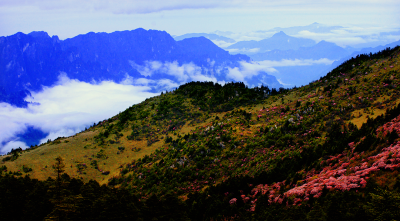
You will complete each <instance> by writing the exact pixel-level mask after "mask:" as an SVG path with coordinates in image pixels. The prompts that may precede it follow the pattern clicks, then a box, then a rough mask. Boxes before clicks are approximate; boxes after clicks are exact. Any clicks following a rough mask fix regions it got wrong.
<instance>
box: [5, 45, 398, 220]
mask: <svg viewBox="0 0 400 221" xmlns="http://www.w3.org/2000/svg"><path fill="white" fill-rule="evenodd" d="M399 59H400V47H396V48H394V49H385V50H383V51H380V52H378V53H375V54H370V55H360V56H357V57H355V58H351V59H349V60H347V61H345V62H344V63H342V64H341V65H340V66H339V67H337V68H335V69H334V70H332V71H331V72H329V73H327V74H326V75H325V76H323V77H321V78H320V79H319V80H316V81H314V82H312V83H310V84H308V85H306V86H303V87H299V88H292V89H283V88H282V89H279V90H278V91H277V90H275V89H270V88H268V87H265V86H261V87H256V88H248V87H246V85H245V84H244V83H240V82H236V83H227V84H225V85H220V84H216V83H213V82H190V83H185V84H183V85H181V86H179V88H177V89H176V90H173V91H170V92H168V93H164V94H162V95H160V96H156V97H152V98H149V99H147V100H145V101H143V102H142V103H140V104H136V105H132V106H131V107H129V108H127V109H126V110H124V111H122V112H121V113H119V114H118V115H116V116H110V118H109V119H105V120H104V121H101V122H99V123H97V124H95V125H93V126H92V127H90V128H88V129H86V130H85V131H82V132H80V133H78V134H76V135H74V136H71V137H59V138H57V139H55V140H53V141H51V140H49V141H48V142H47V143H46V144H42V145H40V146H34V147H32V148H30V149H27V150H21V149H16V150H12V151H10V153H9V154H7V155H4V156H0V162H1V163H0V193H2V197H0V212H1V214H2V216H3V217H12V219H14V220H27V219H29V220H43V219H45V218H46V217H47V219H50V218H51V219H64V218H65V219H66V218H68V219H72V220H110V219H114V220H115V219H117V220H126V219H130V220H156V219H157V220H250V219H251V220H320V219H326V220H328V219H332V220H395V219H397V218H398V217H399V215H400V214H399V211H400V176H399V169H400V164H399V162H400V105H399V103H400V93H399V86H400V80H399V77H400V76H399V70H400V64H399V63H398V61H399ZM52 165H53V166H52ZM64 172H65V174H64Z"/></svg>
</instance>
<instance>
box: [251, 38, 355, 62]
mask: <svg viewBox="0 0 400 221" xmlns="http://www.w3.org/2000/svg"><path fill="white" fill-rule="evenodd" d="M348 54H349V53H348V51H346V50H345V49H343V48H342V47H339V46H337V45H336V44H335V43H331V42H327V41H320V42H318V44H315V45H313V46H310V47H300V48H298V49H297V50H294V49H290V50H278V49H275V50H271V51H268V52H264V53H257V54H253V55H250V57H251V58H252V59H253V60H255V61H263V60H282V59H314V60H318V59H321V58H327V59H331V60H338V59H340V58H343V57H345V56H346V55H348Z"/></svg>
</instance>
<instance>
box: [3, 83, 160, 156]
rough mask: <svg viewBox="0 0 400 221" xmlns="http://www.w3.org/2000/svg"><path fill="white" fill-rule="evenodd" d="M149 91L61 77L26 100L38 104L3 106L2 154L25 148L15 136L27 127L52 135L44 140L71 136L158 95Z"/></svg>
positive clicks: (146, 88) (129, 86) (142, 88)
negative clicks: (52, 84) (19, 106)
mask: <svg viewBox="0 0 400 221" xmlns="http://www.w3.org/2000/svg"><path fill="white" fill-rule="evenodd" d="M150 89H151V88H150V87H147V86H133V85H124V84H117V83H114V82H109V81H103V82H99V83H97V84H89V83H85V82H80V81H77V80H71V79H69V78H68V77H67V76H65V75H63V76H60V77H59V81H58V82H57V84H56V85H54V86H53V87H45V88H43V90H42V91H40V92H36V93H32V97H27V98H26V100H27V101H30V102H35V103H37V104H29V105H28V108H26V109H25V108H16V107H14V106H11V105H9V104H6V103H0V122H2V124H1V125H0V153H5V152H8V151H9V150H11V148H18V147H22V148H26V146H24V143H22V142H21V141H20V140H18V137H16V135H17V134H21V133H23V132H24V131H25V130H26V129H27V127H28V126H32V127H34V128H36V129H39V130H41V131H43V132H45V133H48V134H49V135H48V136H47V137H46V138H44V139H43V140H42V141H46V140H47V139H55V138H57V137H59V136H70V135H73V134H75V133H77V132H80V131H82V130H83V129H84V128H85V127H86V126H89V125H92V124H93V123H94V122H96V123H97V122H98V121H101V120H104V119H108V118H110V117H112V116H114V115H116V114H118V113H119V112H120V111H123V110H125V109H126V108H128V107H130V106H132V105H133V104H136V103H139V102H141V101H143V100H145V99H146V98H149V97H153V96H156V95H158V93H150V92H148V91H149V90H150Z"/></svg>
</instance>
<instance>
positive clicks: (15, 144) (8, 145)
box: [0, 141, 28, 153]
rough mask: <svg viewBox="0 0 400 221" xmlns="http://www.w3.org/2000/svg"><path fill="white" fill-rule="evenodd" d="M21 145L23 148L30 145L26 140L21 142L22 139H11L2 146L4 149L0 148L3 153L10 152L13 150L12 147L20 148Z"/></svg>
mask: <svg viewBox="0 0 400 221" xmlns="http://www.w3.org/2000/svg"><path fill="white" fill-rule="evenodd" d="M19 147H21V148H22V149H26V148H28V146H27V145H26V144H25V143H24V142H21V141H10V142H8V143H6V145H4V146H3V147H2V149H0V153H2V152H4V153H8V152H10V151H11V149H18V148H19ZM3 150H4V151H3Z"/></svg>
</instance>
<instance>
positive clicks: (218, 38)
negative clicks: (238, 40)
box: [174, 33, 235, 43]
mask: <svg viewBox="0 0 400 221" xmlns="http://www.w3.org/2000/svg"><path fill="white" fill-rule="evenodd" d="M201 36H203V37H205V38H208V39H210V40H211V41H224V42H227V43H234V42H235V40H233V39H232V38H227V37H224V36H220V35H217V34H207V33H188V34H184V35H180V36H176V37H174V39H175V41H180V40H183V39H185V38H193V37H201Z"/></svg>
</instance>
